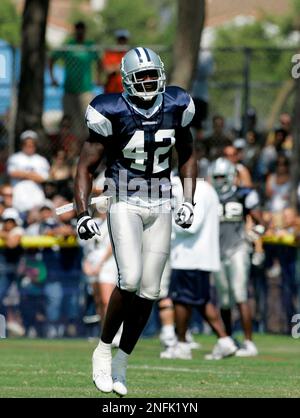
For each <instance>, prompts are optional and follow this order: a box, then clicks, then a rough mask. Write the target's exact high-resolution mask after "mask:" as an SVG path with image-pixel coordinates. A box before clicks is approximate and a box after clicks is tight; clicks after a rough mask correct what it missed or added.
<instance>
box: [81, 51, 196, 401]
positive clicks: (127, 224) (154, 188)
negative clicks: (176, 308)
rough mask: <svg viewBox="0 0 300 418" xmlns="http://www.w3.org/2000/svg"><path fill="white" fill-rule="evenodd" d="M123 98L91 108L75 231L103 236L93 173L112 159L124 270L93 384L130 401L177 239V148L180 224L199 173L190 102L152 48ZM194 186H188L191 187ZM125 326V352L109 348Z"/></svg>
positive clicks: (136, 63) (131, 58) (128, 74)
mask: <svg viewBox="0 0 300 418" xmlns="http://www.w3.org/2000/svg"><path fill="white" fill-rule="evenodd" d="M121 75H122V82H123V86H124V92H123V93H120V94H105V95H100V96H97V97H96V98H95V99H94V100H93V101H92V102H91V103H90V105H89V106H88V108H87V112H86V124H87V126H88V128H89V132H90V136H89V138H88V139H87V140H86V142H85V143H84V145H83V148H82V151H81V155H80V159H79V163H78V169H77V175H76V180H75V200H76V207H77V213H78V224H77V231H78V235H79V237H80V238H82V239H89V238H91V237H92V236H93V235H94V234H100V231H99V229H98V227H97V224H96V223H95V222H94V220H93V219H92V218H91V216H90V214H89V211H88V198H89V195H90V193H91V189H92V180H93V174H94V172H95V169H96V168H97V166H98V165H99V162H100V161H101V159H102V158H103V156H104V155H105V156H106V158H107V170H106V173H105V176H106V186H107V189H108V190H107V193H108V194H110V195H112V196H113V199H112V203H111V205H110V208H109V211H108V224H109V231H110V239H111V242H112V247H113V251H114V256H115V259H116V263H117V267H118V283H117V286H116V288H115V289H114V291H113V293H112V296H111V299H110V302H109V306H108V309H107V313H106V318H105V321H104V325H103V329H102V335H101V339H100V342H99V344H98V346H97V348H96V349H95V351H94V353H93V381H94V383H95V385H96V387H97V388H98V389H99V390H101V391H103V392H111V391H112V390H113V391H115V392H116V393H117V394H119V395H126V393H127V387H126V367H127V361H128V356H129V355H130V354H131V352H132V351H133V349H134V347H135V344H136V343H137V341H138V339H139V337H140V335H141V333H142V331H143V329H144V327H145V325H146V323H147V320H148V318H149V316H150V313H151V310H152V306H153V303H154V301H155V300H156V299H158V297H159V291H160V280H161V275H162V272H163V269H164V266H165V263H166V260H167V258H168V255H169V248H170V235H171V205H170V195H171V190H170V189H171V187H170V179H169V176H170V170H171V163H170V159H171V152H172V147H173V146H175V148H176V150H177V153H178V166H179V173H180V177H181V180H182V182H183V187H184V201H183V203H182V205H181V206H180V208H179V209H178V211H177V213H176V215H175V219H176V222H177V224H178V225H180V226H182V227H183V228H188V227H189V226H190V225H191V223H192V221H193V196H194V190H195V185H196V176H197V165H196V160H195V158H194V155H193V144H192V136H191V132H190V129H189V124H190V122H191V120H192V118H193V115H194V104H193V101H192V99H191V97H190V96H189V95H188V94H187V93H186V92H185V91H184V90H182V89H181V88H179V87H165V83H166V77H165V71H164V65H163V63H162V61H161V59H160V57H159V56H158V55H157V54H156V53H155V52H153V51H152V50H151V49H149V48H141V47H138V48H134V49H131V50H130V51H128V52H127V54H126V55H125V56H124V58H123V60H122V63H121ZM186 179H187V180H189V181H185V180H186ZM122 323H123V332H122V337H121V341H120V346H119V350H118V351H117V353H116V355H115V356H114V358H113V360H112V356H111V342H112V340H113V338H114V336H115V334H116V333H117V331H118V329H119V327H120V325H121V324H122Z"/></svg>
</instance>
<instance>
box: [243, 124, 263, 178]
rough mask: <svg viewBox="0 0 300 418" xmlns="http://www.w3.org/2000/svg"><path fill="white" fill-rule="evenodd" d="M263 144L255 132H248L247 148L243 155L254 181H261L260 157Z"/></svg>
mask: <svg viewBox="0 0 300 418" xmlns="http://www.w3.org/2000/svg"><path fill="white" fill-rule="evenodd" d="M261 148H262V146H261V142H260V140H259V136H258V135H257V133H256V131H255V130H248V132H247V134H246V146H245V148H244V153H243V162H244V164H245V166H246V167H247V168H248V170H249V171H250V173H251V176H252V178H253V181H254V182H255V183H256V182H258V181H259V180H261V176H260V172H259V165H258V161H259V157H260V153H261Z"/></svg>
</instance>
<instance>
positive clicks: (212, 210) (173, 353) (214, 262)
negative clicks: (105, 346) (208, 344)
mask: <svg viewBox="0 0 300 418" xmlns="http://www.w3.org/2000/svg"><path fill="white" fill-rule="evenodd" d="M179 185H180V180H179V178H178V181H177V192H179V193H178V194H177V195H176V199H177V202H176V203H177V205H180V203H181V201H182V198H183V191H182V188H181V187H179ZM194 199H195V203H196V205H195V212H194V221H193V224H192V226H191V227H190V228H188V229H183V228H180V227H178V226H176V225H173V227H174V228H173V232H174V239H173V240H172V251H171V267H172V273H171V283H170V288H169V297H170V298H171V299H172V300H173V303H174V307H175V322H176V329H177V334H178V343H177V344H176V345H174V346H171V347H169V348H167V350H166V351H164V352H162V353H161V358H168V359H172V358H181V359H186V360H188V359H191V358H192V353H191V346H190V344H189V342H188V341H187V340H186V334H187V330H188V324H189V321H190V319H191V313H192V307H195V308H196V309H197V310H198V311H199V312H200V313H201V315H202V316H203V318H204V319H205V320H206V321H207V322H208V324H209V325H210V327H211V328H212V330H213V331H214V332H215V333H216V335H217V337H218V342H217V344H216V346H215V348H214V350H213V352H212V354H211V355H209V357H207V359H221V358H223V357H227V356H230V355H233V354H234V353H235V352H236V350H237V347H236V346H235V344H234V342H233V340H232V339H231V338H230V337H228V336H227V334H226V332H225V329H224V326H223V323H222V320H221V318H220V314H219V312H218V311H217V309H216V308H215V306H214V305H213V304H212V303H211V301H210V284H209V276H210V272H211V271H218V270H219V269H220V248H219V222H218V206H219V202H218V196H217V194H216V192H215V191H214V189H213V188H212V186H211V185H210V184H209V183H207V182H205V181H198V182H197V186H196V191H195V196H194ZM208 238H209V240H210V247H209V250H208V247H207V246H206V244H205V243H206V242H207V240H208Z"/></svg>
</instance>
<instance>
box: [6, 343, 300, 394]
mask: <svg viewBox="0 0 300 418" xmlns="http://www.w3.org/2000/svg"><path fill="white" fill-rule="evenodd" d="M197 341H201V343H202V349H200V350H196V351H194V352H193V360H160V359H159V352H160V344H159V341H158V339H156V338H153V339H143V340H141V341H140V342H139V343H138V345H137V347H136V350H135V352H134V354H133V356H132V358H131V359H130V364H129V368H128V374H127V376H128V388H129V394H128V397H135V398H139V397H140V398H150V397H152V398H189V397H190V398H200V397H300V340H299V339H298V340H295V339H292V338H291V337H283V336H264V335H258V336H256V342H257V345H258V348H259V350H260V355H259V356H258V357H256V358H247V359H241V358H229V359H226V360H222V361H214V362H209V361H205V360H204V359H203V355H204V354H205V353H207V352H209V351H210V350H211V348H212V346H213V344H214V342H215V339H214V338H213V337H212V336H201V337H200V338H197ZM95 344H96V343H95V342H93V343H91V342H88V341H86V340H25V339H7V340H0V397H47V398H48V397H63V398H66V397H76V398H77V397H104V395H103V394H101V393H100V392H98V391H97V390H96V389H95V387H94V385H93V384H92V382H91V353H92V351H93V348H94V347H95ZM105 397H115V395H113V394H111V395H108V396H105Z"/></svg>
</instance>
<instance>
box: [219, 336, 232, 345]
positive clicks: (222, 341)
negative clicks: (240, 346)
mask: <svg viewBox="0 0 300 418" xmlns="http://www.w3.org/2000/svg"><path fill="white" fill-rule="evenodd" d="M218 341H219V343H220V344H226V343H231V342H232V338H231V337H221V338H218Z"/></svg>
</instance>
